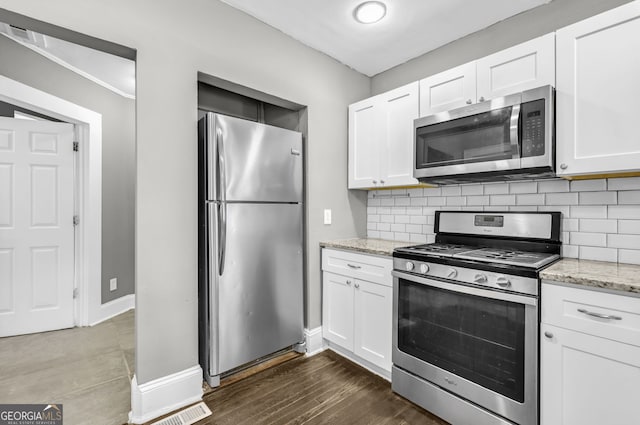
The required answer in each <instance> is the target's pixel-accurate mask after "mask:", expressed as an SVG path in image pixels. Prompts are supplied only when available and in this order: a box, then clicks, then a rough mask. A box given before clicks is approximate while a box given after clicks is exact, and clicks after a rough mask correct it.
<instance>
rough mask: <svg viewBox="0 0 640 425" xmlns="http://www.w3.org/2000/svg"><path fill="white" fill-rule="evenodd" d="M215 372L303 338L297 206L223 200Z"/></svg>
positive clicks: (300, 238) (299, 230)
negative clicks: (225, 223)
mask: <svg viewBox="0 0 640 425" xmlns="http://www.w3.org/2000/svg"><path fill="white" fill-rule="evenodd" d="M226 215H227V225H226V243H224V244H223V246H222V247H221V249H223V250H225V255H224V257H225V261H224V271H223V273H222V276H220V279H219V284H218V294H219V298H218V299H219V327H218V329H219V332H220V333H219V339H218V343H219V351H220V359H219V365H220V372H225V371H227V370H229V369H232V368H235V367H237V366H240V365H242V364H244V363H247V362H250V361H252V360H255V359H258V358H260V357H263V356H265V355H268V354H271V353H273V352H275V351H278V350H280V349H283V348H286V347H288V346H291V345H293V344H296V343H298V342H300V341H302V339H303V322H302V321H303V313H302V308H303V298H302V288H303V275H302V205H298V204H227V206H226Z"/></svg>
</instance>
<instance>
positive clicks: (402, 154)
mask: <svg viewBox="0 0 640 425" xmlns="http://www.w3.org/2000/svg"><path fill="white" fill-rule="evenodd" d="M418 88H419V84H418V82H417V81H416V82H414V83H411V84H407V85H405V86H402V87H399V88H397V89H395V90H391V91H389V92H386V93H384V94H383V95H381V96H382V101H383V108H384V120H385V122H384V124H385V130H386V131H385V140H384V149H383V152H381V157H380V173H381V176H382V177H381V181H380V183H381V184H382V185H383V186H410V185H416V184H418V180H416V179H414V178H413V139H414V137H413V120H415V119H416V118H418V116H419V115H420V114H419V112H418V109H419V99H418Z"/></svg>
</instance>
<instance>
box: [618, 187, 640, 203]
mask: <svg viewBox="0 0 640 425" xmlns="http://www.w3.org/2000/svg"><path fill="white" fill-rule="evenodd" d="M618 203H619V204H621V205H622V204H640V190H623V191H620V192H618Z"/></svg>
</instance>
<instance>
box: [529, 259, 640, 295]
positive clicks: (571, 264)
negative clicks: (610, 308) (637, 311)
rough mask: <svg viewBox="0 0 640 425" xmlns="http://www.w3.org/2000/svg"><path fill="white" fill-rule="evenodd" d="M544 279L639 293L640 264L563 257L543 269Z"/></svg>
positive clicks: (542, 275)
mask: <svg viewBox="0 0 640 425" xmlns="http://www.w3.org/2000/svg"><path fill="white" fill-rule="evenodd" d="M540 276H541V277H542V279H545V280H552V281H556V282H566V283H574V284H577V285H584V286H591V287H594V288H604V289H611V290H615V291H622V292H631V293H635V294H640V266H636V265H633V264H619V263H609V262H604V261H589V260H577V259H575V258H564V259H562V260H560V261H558V262H557V263H555V264H553V265H551V266H550V267H547V268H546V269H544V270H543V271H542V272H541V273H540Z"/></svg>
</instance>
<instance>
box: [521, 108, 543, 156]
mask: <svg viewBox="0 0 640 425" xmlns="http://www.w3.org/2000/svg"><path fill="white" fill-rule="evenodd" d="M520 113H521V114H522V115H521V117H522V138H521V140H522V152H521V156H522V157H523V158H526V157H530V156H541V155H544V135H545V129H544V117H545V110H544V99H540V100H534V101H532V102H526V103H523V104H522V105H521V110H520Z"/></svg>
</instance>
